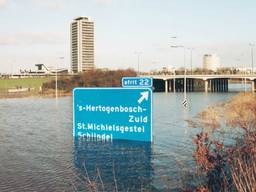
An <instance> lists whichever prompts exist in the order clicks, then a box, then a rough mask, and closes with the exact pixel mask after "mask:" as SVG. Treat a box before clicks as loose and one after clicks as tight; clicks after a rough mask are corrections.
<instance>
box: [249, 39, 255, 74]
mask: <svg viewBox="0 0 256 192" xmlns="http://www.w3.org/2000/svg"><path fill="white" fill-rule="evenodd" d="M249 46H250V47H251V58H252V74H253V72H254V68H253V65H254V47H255V43H250V44H249Z"/></svg>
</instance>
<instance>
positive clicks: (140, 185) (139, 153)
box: [74, 137, 153, 191]
mask: <svg viewBox="0 0 256 192" xmlns="http://www.w3.org/2000/svg"><path fill="white" fill-rule="evenodd" d="M74 164H75V167H76V168H77V171H78V175H80V178H82V179H84V180H85V182H84V185H81V186H79V188H78V189H79V190H86V188H88V182H89V179H90V181H91V182H92V183H94V182H95V183H96V185H97V187H98V189H99V190H102V188H103V187H104V190H105V191H113V189H115V188H116V187H117V189H118V191H141V190H143V191H144V190H145V191H152V190H153V189H152V187H151V183H152V181H151V179H152V174H153V169H152V164H151V143H145V142H134V141H133V142H129V141H114V142H101V141H88V140H86V139H85V138H81V137H80V138H74ZM101 180H102V182H101ZM86 183H87V185H86ZM95 183H94V184H95ZM102 183H103V185H102Z"/></svg>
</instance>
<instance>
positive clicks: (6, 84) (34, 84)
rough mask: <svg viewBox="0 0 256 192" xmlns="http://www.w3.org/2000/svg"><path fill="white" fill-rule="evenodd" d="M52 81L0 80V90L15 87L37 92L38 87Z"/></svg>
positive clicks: (44, 78) (46, 79)
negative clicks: (32, 89) (31, 89)
mask: <svg viewBox="0 0 256 192" xmlns="http://www.w3.org/2000/svg"><path fill="white" fill-rule="evenodd" d="M51 80H53V77H34V78H31V77H30V78H19V79H0V89H12V88H16V87H22V88H34V89H36V90H39V87H40V86H42V85H43V83H45V82H49V81H51Z"/></svg>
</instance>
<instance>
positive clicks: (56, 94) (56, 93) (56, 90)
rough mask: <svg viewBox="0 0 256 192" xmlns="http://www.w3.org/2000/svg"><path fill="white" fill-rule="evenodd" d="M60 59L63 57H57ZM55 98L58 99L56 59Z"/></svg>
mask: <svg viewBox="0 0 256 192" xmlns="http://www.w3.org/2000/svg"><path fill="white" fill-rule="evenodd" d="M59 59H60V60H62V59H64V57H59ZM55 99H56V101H57V100H58V61H57V62H56V70H55Z"/></svg>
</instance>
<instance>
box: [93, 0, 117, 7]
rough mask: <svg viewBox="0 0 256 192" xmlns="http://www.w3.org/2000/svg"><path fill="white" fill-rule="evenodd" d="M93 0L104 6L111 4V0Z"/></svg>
mask: <svg viewBox="0 0 256 192" xmlns="http://www.w3.org/2000/svg"><path fill="white" fill-rule="evenodd" d="M95 2H96V3H97V4H99V5H103V6H106V5H110V4H112V3H113V0H95Z"/></svg>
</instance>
